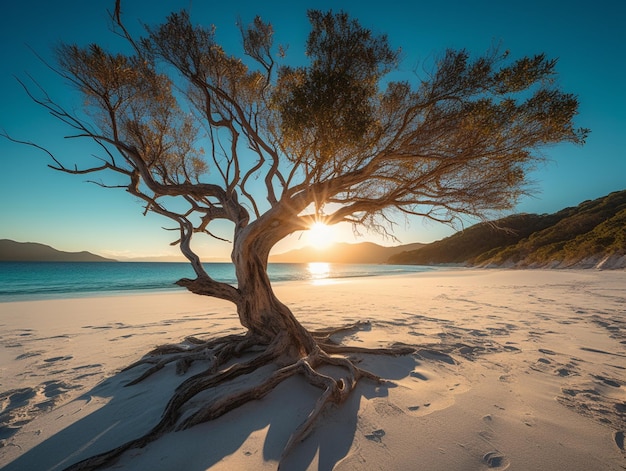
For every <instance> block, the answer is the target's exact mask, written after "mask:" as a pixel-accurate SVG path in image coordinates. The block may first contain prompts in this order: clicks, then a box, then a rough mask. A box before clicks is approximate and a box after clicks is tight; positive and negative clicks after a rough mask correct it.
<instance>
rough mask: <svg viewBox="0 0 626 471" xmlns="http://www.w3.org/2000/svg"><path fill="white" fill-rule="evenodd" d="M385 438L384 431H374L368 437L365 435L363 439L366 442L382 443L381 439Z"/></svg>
mask: <svg viewBox="0 0 626 471" xmlns="http://www.w3.org/2000/svg"><path fill="white" fill-rule="evenodd" d="M384 436H385V431H384V430H383V429H378V430H374V431H373V432H372V433H370V434H369V435H365V438H367V439H368V440H372V441H373V442H378V443H381V442H382V441H383V437H384Z"/></svg>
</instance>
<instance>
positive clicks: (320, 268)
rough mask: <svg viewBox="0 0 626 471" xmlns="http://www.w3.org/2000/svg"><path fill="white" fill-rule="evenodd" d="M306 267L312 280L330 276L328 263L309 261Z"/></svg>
mask: <svg viewBox="0 0 626 471" xmlns="http://www.w3.org/2000/svg"><path fill="white" fill-rule="evenodd" d="M307 269H308V270H309V274H310V275H311V278H313V279H314V280H321V279H324V278H328V277H329V276H330V263H324V262H311V263H309V264H308V265H307Z"/></svg>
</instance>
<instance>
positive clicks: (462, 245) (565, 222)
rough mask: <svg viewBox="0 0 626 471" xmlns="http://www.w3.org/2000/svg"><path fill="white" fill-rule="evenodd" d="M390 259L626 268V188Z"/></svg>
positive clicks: (458, 235) (484, 226) (507, 220)
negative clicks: (550, 212) (559, 209)
mask: <svg viewBox="0 0 626 471" xmlns="http://www.w3.org/2000/svg"><path fill="white" fill-rule="evenodd" d="M389 263H403V264H420V265H431V264H445V263H460V264H467V265H477V266H514V267H559V268H566V267H602V268H624V267H625V266H626V190H624V191H618V192H614V193H611V194H609V195H607V196H604V197H602V198H598V199H596V200H592V201H585V202H583V203H581V204H579V205H578V206H576V207H571V208H565V209H563V210H561V211H559V212H557V213H554V214H543V215H537V214H518V215H514V216H509V217H506V218H503V219H500V220H497V221H495V222H493V223H481V224H476V225H474V226H472V227H469V228H468V229H466V230H464V231H461V232H458V233H456V234H454V235H452V236H450V237H447V238H445V239H442V240H440V241H437V242H433V243H431V244H428V245H426V246H424V247H422V248H420V249H418V250H413V251H409V252H403V253H401V254H398V255H395V256H393V257H391V258H390V260H389Z"/></svg>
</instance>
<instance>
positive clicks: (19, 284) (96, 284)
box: [0, 262, 436, 302]
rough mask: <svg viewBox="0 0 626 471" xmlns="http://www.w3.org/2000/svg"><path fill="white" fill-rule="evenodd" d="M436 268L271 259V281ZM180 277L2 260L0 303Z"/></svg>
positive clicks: (219, 267)
mask: <svg viewBox="0 0 626 471" xmlns="http://www.w3.org/2000/svg"><path fill="white" fill-rule="evenodd" d="M204 266H205V270H206V271H207V273H208V274H209V275H210V276H211V277H212V278H214V279H215V280H218V281H223V282H226V283H230V284H233V285H236V283H237V280H236V278H235V268H234V266H233V265H232V264H231V263H206V264H205V265H204ZM430 270H436V268H435V267H425V266H416V265H382V264H380V265H367V264H336V263H321V262H316V263H273V264H272V263H270V264H269V266H268V274H269V277H270V280H271V281H272V283H279V282H280V283H282V282H293V281H310V282H312V283H317V282H322V281H330V280H339V279H344V278H353V277H364V276H368V277H369V276H381V275H393V274H398V275H400V274H408V273H416V272H424V271H430ZM180 278H195V275H194V272H193V270H192V268H191V266H190V265H189V264H188V263H169V262H168V263H161V262H0V302H11V301H30V300H41V299H55V298H57V299H58V298H77V297H89V296H104V295H116V294H118V295H119V294H131V293H150V292H159V291H177V290H178V291H181V290H184V289H185V288H181V287H179V286H177V285H176V284H175V282H176V281H177V280H179V279H180Z"/></svg>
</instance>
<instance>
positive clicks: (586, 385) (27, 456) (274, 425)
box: [0, 269, 626, 471]
mask: <svg viewBox="0 0 626 471" xmlns="http://www.w3.org/2000/svg"><path fill="white" fill-rule="evenodd" d="M625 288H626V271H621V270H620V271H597V270H563V271H561V270H470V269H454V270H446V271H435V272H427V273H420V274H414V275H408V276H404V275H403V276H387V277H372V278H354V279H345V280H337V281H334V282H326V283H318V284H311V283H305V282H290V283H283V284H278V285H276V291H277V294H278V296H279V297H280V298H281V299H282V300H283V301H285V302H286V303H288V304H289V305H290V306H291V307H292V308H293V310H294V313H295V314H296V316H297V317H298V318H299V319H300V320H301V321H302V322H303V324H305V325H306V326H307V327H310V328H320V327H324V326H329V325H331V326H336V325H340V324H343V323H348V322H353V321H356V320H363V319H369V320H370V321H371V326H370V327H369V328H364V329H362V330H360V331H358V332H351V333H349V334H347V335H345V336H344V337H343V338H342V340H343V342H344V343H347V344H352V345H363V346H370V347H375V346H387V345H389V344H392V343H393V342H404V343H409V344H413V345H416V346H418V347H420V349H419V350H418V351H417V353H415V354H413V355H407V356H403V357H398V358H389V357H379V356H364V357H363V361H362V362H361V364H360V365H361V366H362V367H364V368H367V369H370V370H371V371H373V372H375V373H377V374H380V375H382V376H384V377H386V378H388V379H390V380H391V381H392V382H391V383H388V384H384V385H376V384H373V383H368V382H366V381H363V382H361V383H360V384H359V386H358V387H357V389H356V391H355V392H354V393H353V394H352V396H351V397H350V398H349V399H348V401H347V402H346V403H344V404H342V405H341V406H339V407H334V406H333V407H329V408H327V409H326V410H325V412H324V414H323V416H322V418H321V420H320V421H319V422H318V424H317V426H316V428H315V429H314V431H313V432H312V434H311V435H309V437H308V438H306V440H304V441H303V442H302V443H300V444H299V445H298V446H297V447H296V448H295V449H294V451H293V452H292V453H291V454H290V455H289V456H288V457H287V458H286V459H285V460H284V461H283V463H282V465H281V469H284V470H330V469H335V470H340V471H346V470H365V469H366V470H413V469H427V470H479V469H485V470H503V469H507V468H509V469H512V470H513V469H516V470H531V469H532V470H535V469H537V470H539V469H541V470H543V469H546V470H547V469H549V470H557V469H567V470H585V471H588V470H623V469H626V452H625V451H624V432H626V289H625ZM241 331H242V330H241V328H240V326H239V325H238V323H237V320H236V317H235V315H234V310H233V308H232V306H231V305H229V304H228V303H225V302H221V301H218V300H213V299H207V298H201V297H198V296H194V295H192V294H189V293H186V292H176V293H163V294H151V295H132V296H121V297H115V296H111V297H100V298H83V299H65V300H50V301H32V302H17V303H2V304H0V375H1V376H0V467H1V466H4V468H3V469H6V470H7V471H9V470H33V471H35V470H60V469H63V468H64V467H66V466H69V465H70V464H72V463H74V462H76V461H78V460H80V459H83V458H85V457H87V456H90V455H92V454H94V453H97V452H99V451H105V450H106V449H108V448H110V447H112V446H115V445H116V444H119V443H122V442H124V441H126V440H128V439H130V438H134V437H136V436H138V435H139V434H141V433H142V432H144V431H146V430H147V429H149V428H150V427H151V426H152V425H153V424H155V423H156V422H157V421H158V418H159V415H160V413H161V412H162V410H163V408H164V405H165V403H166V402H167V399H168V397H169V395H170V394H171V393H172V391H173V389H174V388H175V387H176V385H177V384H179V383H180V382H181V381H182V380H183V379H184V377H180V376H176V374H175V373H174V372H173V369H172V368H169V367H166V368H164V369H163V370H162V371H160V372H159V373H157V374H156V375H153V376H152V377H150V378H148V379H147V380H146V381H144V382H142V383H140V384H138V385H135V386H132V387H124V384H126V383H128V382H129V381H130V380H131V379H134V377H135V376H136V375H137V371H133V370H130V371H127V372H120V370H121V369H122V368H123V367H124V366H126V365H128V364H130V363H132V362H134V361H135V360H137V359H139V358H141V356H142V355H143V354H145V353H146V352H147V351H148V350H150V349H151V348H152V347H154V346H156V345H159V344H163V343H170V342H178V341H180V340H182V338H183V337H185V336H187V335H195V336H199V337H202V336H213V335H223V334H225V333H234V332H241ZM141 368H143V367H141ZM199 368H201V365H196V366H194V367H192V369H191V370H190V371H189V372H188V373H187V375H190V374H193V373H194V372H195V371H199ZM266 374H267V371H265V370H264V369H260V370H258V371H256V372H255V373H254V374H253V375H252V377H250V378H246V379H245V381H247V382H250V381H255V380H258V378H261V377H263V376H264V375H266ZM241 386H242V381H236V382H235V383H234V384H231V385H229V386H228V388H230V389H235V388H238V387H241ZM224 391H226V388H222V389H220V390H218V391H214V392H212V393H211V394H215V395H218V394H221V393H223V392H224ZM318 395H319V391H318V390H317V389H315V388H313V387H312V386H310V385H308V384H306V383H305V382H304V380H303V379H302V378H299V377H294V378H291V379H289V380H287V381H285V382H284V383H283V384H281V385H280V386H278V387H277V388H276V389H275V390H274V391H272V392H271V393H270V394H269V395H268V396H266V397H265V398H264V399H261V400H259V401H256V402H253V403H249V404H247V405H245V406H243V407H241V408H239V409H237V410H235V411H232V412H230V413H228V414H226V415H225V416H223V417H222V418H220V419H218V420H216V421H214V422H212V423H206V424H201V425H198V426H195V427H193V428H191V429H189V430H186V431H183V432H175V433H170V434H168V435H166V436H164V437H162V438H160V439H159V440H157V441H156V442H153V443H151V444H149V445H148V446H146V447H145V448H143V449H137V450H131V451H129V452H127V453H125V454H124V455H123V456H122V457H121V459H120V460H119V461H118V462H117V463H115V464H114V465H113V466H112V467H111V469H123V470H147V469H150V470H178V469H185V470H192V471H196V470H205V469H211V470H274V469H276V468H277V466H278V460H279V458H280V454H281V450H282V448H283V446H284V445H285V443H286V441H287V440H288V438H289V435H290V433H291V432H292V431H293V430H294V429H295V428H296V427H297V426H298V424H299V423H301V422H302V421H303V420H304V418H305V417H306V415H307V414H308V413H309V411H310V410H311V408H312V407H313V405H314V403H315V401H316V399H317V397H318ZM206 397H208V396H204V398H205V399H206ZM198 399H199V400H201V399H202V397H199V398H198Z"/></svg>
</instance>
